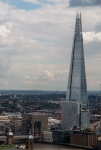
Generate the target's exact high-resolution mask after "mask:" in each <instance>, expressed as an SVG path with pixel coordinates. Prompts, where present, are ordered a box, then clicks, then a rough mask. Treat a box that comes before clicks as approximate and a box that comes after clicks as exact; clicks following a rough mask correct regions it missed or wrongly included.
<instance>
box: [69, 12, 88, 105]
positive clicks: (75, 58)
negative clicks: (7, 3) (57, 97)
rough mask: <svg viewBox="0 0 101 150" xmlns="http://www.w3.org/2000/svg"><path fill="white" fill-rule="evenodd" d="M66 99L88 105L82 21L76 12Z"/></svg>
mask: <svg viewBox="0 0 101 150" xmlns="http://www.w3.org/2000/svg"><path fill="white" fill-rule="evenodd" d="M66 100H67V101H77V102H80V103H81V105H82V108H87V106H88V96H87V85H86V73H85V60H84V47H83V36H82V21H81V14H78V13H77V15H76V25H75V33H74V41H73V48H72V56H71V64H70V72H69V79H68V86H67V95H66Z"/></svg>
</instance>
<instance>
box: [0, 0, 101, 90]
mask: <svg viewBox="0 0 101 150" xmlns="http://www.w3.org/2000/svg"><path fill="white" fill-rule="evenodd" d="M77 11H78V12H81V14H82V24H83V38H84V53H85V64H86V76H87V87H88V90H99V86H100V82H101V67H100V66H101V1H100V0H89V1H88V0H84V1H82V0H75V1H74V0H70V1H69V0H1V1H0V89H19V90H24V89H29V90H35V89H37V90H40V89H42V90H56V89H57V90H66V89H67V81H68V73H69V67H70V59H71V51H72V43H73V36H74V26H75V15H76V12H77Z"/></svg>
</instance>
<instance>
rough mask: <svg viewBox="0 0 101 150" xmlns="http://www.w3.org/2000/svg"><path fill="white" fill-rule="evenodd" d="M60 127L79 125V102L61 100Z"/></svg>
mask: <svg viewBox="0 0 101 150" xmlns="http://www.w3.org/2000/svg"><path fill="white" fill-rule="evenodd" d="M61 107H62V120H61V127H62V128H71V127H73V126H78V127H79V126H80V111H81V105H80V103H79V102H74V101H64V102H62V105H61Z"/></svg>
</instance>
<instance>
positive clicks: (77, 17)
mask: <svg viewBox="0 0 101 150" xmlns="http://www.w3.org/2000/svg"><path fill="white" fill-rule="evenodd" d="M76 19H79V13H78V11H77V13H76Z"/></svg>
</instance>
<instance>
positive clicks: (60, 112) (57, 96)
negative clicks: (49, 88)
mask: <svg viewBox="0 0 101 150" xmlns="http://www.w3.org/2000/svg"><path fill="white" fill-rule="evenodd" d="M56 95H57V99H58V110H59V112H60V108H61V106H60V98H59V95H58V91H57V90H56ZM60 120H61V112H60Z"/></svg>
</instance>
